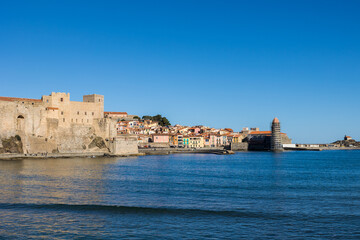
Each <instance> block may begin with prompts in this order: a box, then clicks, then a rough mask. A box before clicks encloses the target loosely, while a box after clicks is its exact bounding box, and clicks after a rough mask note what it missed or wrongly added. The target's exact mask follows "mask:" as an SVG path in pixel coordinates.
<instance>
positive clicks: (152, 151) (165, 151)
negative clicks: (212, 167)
mask: <svg viewBox="0 0 360 240" xmlns="http://www.w3.org/2000/svg"><path fill="white" fill-rule="evenodd" d="M139 153H143V154H145V155H169V154H180V153H184V154H187V153H202V154H219V155H225V154H234V152H233V151H231V150H226V149H224V148H220V147H219V148H199V149H191V148H142V149H139Z"/></svg>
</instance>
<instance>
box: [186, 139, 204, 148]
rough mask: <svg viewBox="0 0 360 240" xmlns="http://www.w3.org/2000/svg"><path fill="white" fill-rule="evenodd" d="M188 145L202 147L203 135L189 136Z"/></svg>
mask: <svg viewBox="0 0 360 240" xmlns="http://www.w3.org/2000/svg"><path fill="white" fill-rule="evenodd" d="M189 147H190V148H203V147H204V137H203V136H190V141H189Z"/></svg>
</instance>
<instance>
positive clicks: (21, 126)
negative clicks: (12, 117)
mask: <svg viewBox="0 0 360 240" xmlns="http://www.w3.org/2000/svg"><path fill="white" fill-rule="evenodd" d="M16 130H18V131H24V130H25V118H24V116H22V115H19V116H18V117H17V119H16Z"/></svg>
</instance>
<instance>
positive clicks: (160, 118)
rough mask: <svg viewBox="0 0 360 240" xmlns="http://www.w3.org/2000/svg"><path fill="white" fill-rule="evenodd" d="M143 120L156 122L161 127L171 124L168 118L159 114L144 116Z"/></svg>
mask: <svg viewBox="0 0 360 240" xmlns="http://www.w3.org/2000/svg"><path fill="white" fill-rule="evenodd" d="M142 119H143V120H152V121H154V122H158V123H159V125H160V126H163V127H164V126H170V125H171V124H170V122H169V120H168V119H167V118H166V117H163V116H161V115H160V114H157V115H155V116H147V115H145V116H143V117H142Z"/></svg>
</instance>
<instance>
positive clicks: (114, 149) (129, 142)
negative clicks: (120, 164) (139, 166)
mask: <svg viewBox="0 0 360 240" xmlns="http://www.w3.org/2000/svg"><path fill="white" fill-rule="evenodd" d="M110 151H111V153H112V154H114V155H128V154H138V153H139V150H138V146H137V137H136V136H131V135H122V136H117V137H115V138H114V139H113V140H112V141H111V142H110Z"/></svg>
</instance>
